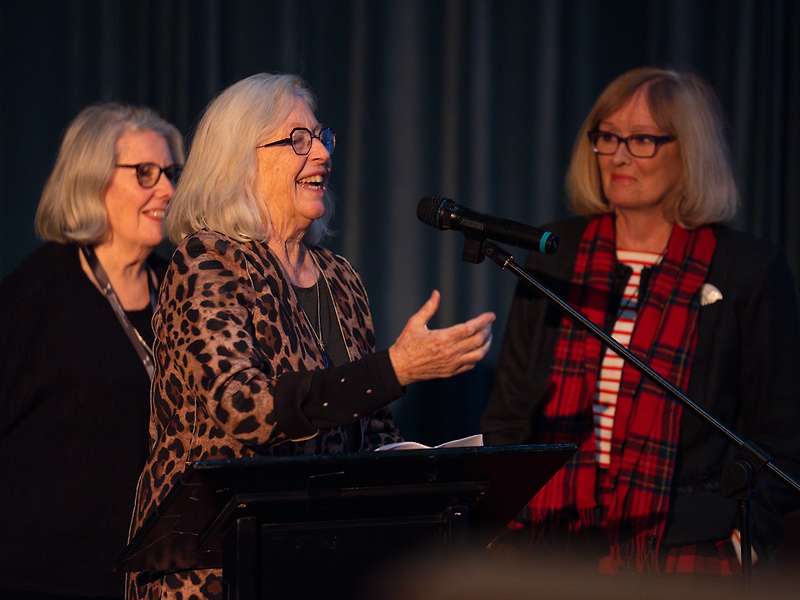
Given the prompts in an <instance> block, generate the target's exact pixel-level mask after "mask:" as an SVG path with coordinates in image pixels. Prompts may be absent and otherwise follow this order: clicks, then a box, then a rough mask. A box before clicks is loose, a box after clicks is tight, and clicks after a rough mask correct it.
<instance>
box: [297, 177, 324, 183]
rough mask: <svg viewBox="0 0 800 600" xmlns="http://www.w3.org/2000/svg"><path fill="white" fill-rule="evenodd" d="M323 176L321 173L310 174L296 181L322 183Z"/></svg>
mask: <svg viewBox="0 0 800 600" xmlns="http://www.w3.org/2000/svg"><path fill="white" fill-rule="evenodd" d="M324 181H325V178H324V177H323V176H322V175H311V176H310V177H303V178H302V179H298V180H297V183H319V184H322V183H323V182H324Z"/></svg>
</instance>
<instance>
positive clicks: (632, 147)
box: [592, 131, 658, 158]
mask: <svg viewBox="0 0 800 600" xmlns="http://www.w3.org/2000/svg"><path fill="white" fill-rule="evenodd" d="M593 138H594V139H593V140H592V143H593V145H594V149H595V150H596V151H597V152H598V154H615V153H616V152H617V148H619V144H620V142H624V143H625V145H626V146H627V147H628V152H630V153H631V154H632V155H633V156H636V157H637V158H651V157H652V156H654V155H655V153H656V150H657V149H658V142H657V141H656V139H655V137H654V136H652V135H646V134H640V135H631V136H628V137H627V138H622V137H620V136H618V135H617V134H615V133H611V132H608V131H596V132H594V135H593Z"/></svg>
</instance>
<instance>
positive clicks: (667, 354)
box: [529, 215, 716, 571]
mask: <svg viewBox="0 0 800 600" xmlns="http://www.w3.org/2000/svg"><path fill="white" fill-rule="evenodd" d="M715 246H716V237H715V235H714V231H713V229H711V228H710V227H701V228H699V229H696V230H693V231H688V230H686V229H684V228H682V227H680V226H678V225H675V226H674V227H673V228H672V234H671V236H670V239H669V243H668V245H667V249H666V253H665V255H664V257H663V259H662V261H661V263H660V264H659V265H656V266H654V267H652V271H651V275H650V279H649V284H648V286H647V290H646V291H645V293H644V295H643V297H641V298H640V299H639V306H638V316H637V318H636V323H635V327H634V331H633V335H632V338H631V342H630V345H629V349H630V350H631V351H632V352H633V353H634V354H635V355H637V356H638V357H639V358H641V359H642V360H644V361H645V362H646V363H648V364H649V365H650V366H651V367H652V368H653V369H654V370H655V371H657V372H658V373H659V374H660V375H662V376H663V377H665V378H666V379H667V380H669V381H671V382H672V383H673V384H674V385H676V386H677V387H679V388H680V389H682V390H685V389H686V388H687V386H688V383H689V376H690V374H691V366H692V358H693V356H694V349H695V346H696V343H697V315H698V309H699V306H700V304H699V292H700V287H701V286H702V285H703V283H704V282H705V280H706V275H707V273H708V267H709V264H710V262H711V257H712V255H713V254H714V248H715ZM616 264H617V260H616V248H615V235H614V219H613V217H612V216H611V215H604V216H601V217H597V218H594V219H592V220H591V221H590V222H589V224H588V225H587V227H586V229H585V231H584V233H583V237H582V238H581V242H580V246H579V248H578V255H577V259H576V261H575V267H574V271H573V274H572V285H571V286H570V292H569V301H570V303H571V304H572V305H573V306H574V307H576V308H577V309H578V310H580V311H581V312H582V313H583V314H584V315H585V316H586V317H587V318H589V319H590V320H591V321H592V322H593V323H595V324H597V325H598V326H600V327H602V328H609V324H608V323H607V317H608V316H609V315H608V312H609V302H610V301H611V284H612V279H613V274H614V271H615V267H616ZM612 323H613V319H612ZM604 351H605V347H604V346H603V345H602V344H601V343H600V342H599V341H598V340H596V339H595V338H594V337H593V336H592V335H590V334H588V333H587V332H586V330H585V329H584V328H583V327H582V326H581V325H578V324H576V323H573V322H572V321H571V320H570V319H569V318H567V317H564V318H563V319H562V320H561V324H560V329H559V334H558V339H557V341H556V346H555V355H554V362H553V368H552V370H551V375H550V389H549V392H550V394H551V395H550V397H549V399H548V401H547V403H546V405H545V407H544V410H543V415H542V417H541V418H540V422H539V423H538V424H537V436H536V438H535V439H536V440H537V441H542V442H572V443H575V444H577V445H578V452H577V453H576V455H575V456H574V457H573V459H572V460H571V461H570V462H569V463H567V465H565V466H564V467H563V468H562V469H561V470H560V471H559V472H558V473H556V475H555V476H554V477H553V479H551V480H550V482H549V483H548V484H547V485H545V487H544V488H542V490H541V491H540V492H539V493H538V494H537V495H536V496H535V497H534V498H533V500H531V502H530V503H529V509H530V514H531V520H532V525H533V527H534V532H535V535H536V534H537V533H536V532H537V531H538V532H541V531H546V530H547V529H548V527H550V526H558V527H559V528H564V527H566V529H567V530H568V531H570V532H572V533H580V532H581V531H582V530H585V529H588V528H594V527H600V528H602V529H604V530H605V531H606V532H607V534H608V538H609V544H610V554H609V556H608V557H606V558H605V559H604V560H603V562H602V564H601V568H603V569H604V570H612V571H613V570H617V569H618V568H622V567H625V568H635V569H637V570H657V569H658V553H659V549H660V545H661V541H662V539H663V536H664V530H665V527H666V522H667V514H668V511H669V495H670V489H671V485H672V476H673V472H674V469H675V456H676V452H677V449H678V435H679V430H680V419H681V405H680V404H679V403H678V401H676V400H672V399H670V398H667V397H666V394H665V393H664V392H662V391H661V390H660V389H659V388H658V387H657V386H656V385H655V384H654V383H653V382H652V381H650V380H649V379H648V378H643V377H642V375H641V374H640V373H639V372H638V371H637V370H636V369H635V368H633V367H632V366H631V365H629V364H627V363H626V365H625V366H624V367H623V370H622V381H621V385H620V390H619V395H618V398H617V408H616V415H615V418H614V428H613V432H612V441H611V462H610V464H609V468H608V470H607V473H603V472H602V470H600V469H598V468H597V466H596V463H595V458H594V453H595V437H594V426H593V421H592V403H593V401H594V397H595V394H596V389H597V388H596V386H597V377H598V372H599V369H600V362H601V360H602V357H603V353H604ZM600 477H602V478H603V480H602V482H599V481H598V479H599V478H600ZM598 483H602V485H598ZM600 488H602V489H603V490H604V491H603V492H602V493H601V491H600Z"/></svg>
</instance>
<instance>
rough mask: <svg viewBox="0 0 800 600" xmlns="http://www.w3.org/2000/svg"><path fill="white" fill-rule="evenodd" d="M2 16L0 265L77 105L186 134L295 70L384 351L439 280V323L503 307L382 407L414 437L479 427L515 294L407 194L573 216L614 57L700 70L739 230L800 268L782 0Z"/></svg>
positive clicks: (232, 7) (338, 243)
mask: <svg viewBox="0 0 800 600" xmlns="http://www.w3.org/2000/svg"><path fill="white" fill-rule="evenodd" d="M0 28H1V30H0V49H1V50H0V52H2V55H1V56H0V58H2V62H0V75H1V76H2V79H1V83H0V90H1V91H0V123H2V125H0V127H1V128H2V129H0V182H1V183H0V186H2V187H0V190H2V202H0V210H2V218H1V219H0V227H2V242H0V243H2V251H1V252H0V275H3V274H6V273H8V272H10V271H11V270H12V269H13V268H14V267H15V265H16V264H17V263H18V262H19V261H20V260H21V259H22V257H23V256H25V255H26V254H27V253H29V252H30V251H31V250H32V249H33V248H34V247H35V246H36V245H37V243H38V242H37V240H36V239H35V237H34V234H33V226H32V222H33V215H34V211H35V207H36V203H37V201H38V197H39V193H40V191H41V188H42V185H43V182H44V180H45V177H46V176H47V174H48V172H49V170H50V168H51V167H52V164H53V160H54V157H55V154H56V150H57V147H58V143H59V140H60V136H61V134H62V132H63V130H64V127H65V125H66V124H67V123H68V121H69V120H70V119H71V118H72V117H73V116H74V115H75V114H76V113H77V112H78V110H80V108H81V107H83V106H84V105H86V104H88V103H91V102H94V101H98V100H120V101H126V102H132V103H140V104H147V105H151V106H153V107H155V108H156V109H158V110H159V111H160V112H161V113H162V114H163V115H164V116H165V117H166V118H168V119H169V120H171V121H173V122H174V123H175V124H176V125H177V126H178V127H179V128H180V129H181V130H182V131H183V132H184V133H185V134H186V135H187V136H191V132H192V130H193V127H194V125H195V124H196V122H197V120H198V117H199V115H200V113H201V111H202V110H203V107H204V106H205V105H206V104H207V103H208V101H209V100H210V99H211V98H212V97H213V96H214V95H215V94H217V93H218V92H219V91H220V90H221V89H223V88H224V87H225V86H227V85H229V84H231V83H233V82H234V81H237V80H238V79H241V78H243V77H245V76H247V75H250V74H252V73H255V72H259V71H280V72H295V73H299V74H301V75H302V76H303V77H304V78H305V79H306V80H307V81H308V82H309V84H310V85H311V87H312V88H313V89H314V90H315V92H316V94H317V95H318V98H319V116H320V118H321V120H323V121H324V122H325V123H328V124H330V125H332V126H333V127H335V129H336V130H337V132H338V142H339V145H338V148H337V153H336V157H335V174H334V177H333V181H332V188H333V189H334V190H335V192H336V197H337V201H336V219H335V229H336V235H335V237H333V238H332V239H331V240H330V241H329V245H330V246H331V247H332V248H334V249H335V250H337V251H340V252H342V253H343V254H345V255H346V256H347V257H349V258H350V259H351V261H352V262H353V263H354V264H355V265H356V267H357V268H358V269H359V270H360V271H361V273H362V274H363V276H364V279H365V281H366V284H367V288H368V290H369V292H370V295H371V300H372V306H373V309H374V312H375V320H376V324H377V330H378V339H379V343H380V345H381V346H384V347H385V346H386V345H388V344H389V343H391V341H392V340H393V339H394V337H395V336H396V335H397V334H398V333H399V331H400V330H401V328H402V327H403V324H404V323H405V320H406V318H407V317H408V316H409V315H410V314H411V313H412V312H413V311H414V310H416V309H417V307H418V306H419V305H420V304H421V303H422V302H423V301H424V300H425V298H426V297H427V296H428V294H429V293H430V290H431V288H433V287H437V288H439V289H440V290H441V291H442V297H443V303H442V307H441V309H440V311H439V315H438V317H437V318H436V322H435V324H436V325H438V326H443V325H447V324H450V323H453V322H455V321H457V320H462V319H465V318H467V317H468V316H470V315H472V314H474V313H476V312H479V311H483V310H493V311H496V312H497V313H498V316H499V322H498V326H497V327H496V329H495V346H494V349H493V353H492V355H491V356H490V359H489V360H487V361H486V362H485V364H483V365H481V366H480V367H479V368H478V369H476V371H475V372H473V373H471V374H469V375H465V376H462V377H460V378H457V379H455V380H452V381H448V382H438V383H428V384H421V385H418V386H416V387H412V389H411V390H410V391H409V394H408V396H407V397H406V398H405V399H404V400H402V401H400V402H398V403H397V404H396V407H395V408H396V414H397V416H398V420H399V421H400V423H401V426H402V427H403V428H404V431H405V432H406V434H407V436H408V437H411V438H417V439H421V440H423V441H427V442H439V441H443V440H445V439H448V438H451V437H455V436H459V435H465V434H468V433H473V432H475V431H476V430H477V422H478V417H479V415H480V413H481V411H482V410H483V407H484V405H485V402H486V396H487V392H488V388H489V386H490V383H491V374H492V369H493V367H494V360H495V359H494V357H495V356H496V350H497V347H498V346H499V343H500V338H501V337H502V328H503V326H504V322H505V319H504V316H505V313H506V311H507V309H508V305H509V302H510V299H511V294H512V290H513V285H514V282H513V281H512V280H511V276H510V275H508V274H505V273H501V272H499V271H497V269H496V268H495V267H494V266H493V265H490V264H482V265H475V266H470V265H466V264H463V263H461V262H460V251H461V249H460V239H459V236H457V235H456V234H453V233H450V232H445V233H440V232H436V231H434V230H432V229H429V228H426V227H424V226H422V225H421V224H419V223H418V222H417V220H416V217H415V207H416V203H417V201H418V199H419V198H420V197H421V196H424V195H432V194H440V195H447V196H450V197H452V198H455V199H456V200H457V201H459V202H460V203H463V204H466V205H469V206H471V207H473V208H475V209H477V210H481V211H486V212H491V213H496V214H498V215H502V216H505V217H508V218H512V219H517V220H521V221H525V222H529V223H544V222H547V221H549V220H552V219H555V218H559V217H562V216H564V215H566V210H565V208H564V198H563V196H564V194H563V185H562V183H563V175H564V172H565V168H566V165H567V161H568V158H569V153H570V149H571V146H572V143H573V141H574V136H575V134H576V132H577V130H578V127H579V126H580V123H581V121H582V119H583V118H584V116H585V115H586V113H587V112H588V110H589V108H590V106H591V104H592V102H593V100H594V98H595V97H596V96H597V94H598V93H599V92H600V91H601V89H602V88H603V86H604V85H605V84H606V83H608V81H610V80H611V79H612V78H613V77H615V76H616V75H618V74H620V73H621V72H623V71H625V70H627V69H629V68H632V67H635V66H639V65H646V64H655V65H661V66H668V67H674V68H678V69H689V70H692V71H695V72H697V73H699V74H701V75H702V76H704V77H705V78H707V79H708V80H709V81H710V82H711V84H712V85H713V86H714V87H715V88H716V90H717V91H718V93H719V95H720V97H721V100H722V104H723V107H724V110H725V112H726V118H727V121H728V124H729V137H730V141H731V147H732V151H733V157H734V162H735V169H736V174H737V176H738V180H739V184H740V187H741V191H742V198H743V201H742V207H741V211H740V214H739V217H738V219H737V221H736V223H735V225H736V226H737V227H738V228H741V229H745V230H749V231H751V232H753V233H755V234H758V235H760V236H763V237H767V238H770V239H771V240H773V241H774V242H775V243H776V244H778V245H779V246H781V247H782V248H783V249H784V251H785V252H786V254H787V256H788V258H789V261H790V263H791V265H792V267H793V269H794V270H795V273H796V274H797V273H798V272H800V235H799V234H798V226H800V204H799V203H798V198H800V174H799V172H800V109H799V108H798V107H800V35H798V34H799V33H800V3H798V2H797V1H796V0H785V1H780V0H761V1H758V0H713V1H712V0H707V1H702V0H663V1H659V0H649V1H647V0H630V1H624V0H617V1H616V2H600V1H593V0H552V1H551V0H539V1H529V2H522V1H500V0H498V1H495V2H490V1H482V0H472V1H468V0H464V1H459V0H451V1H433V0H395V1H388V0H387V1H380V0H347V1H341V0H335V1H331V0H327V1H314V0H306V1H305V2H293V1H286V2H280V1H257V2H256V1H254V2H247V1H243V0H226V1H216V0H182V1H178V0H175V1H170V0H162V1H155V0H137V1H130V2H125V1H120V0H95V1H85V2H79V1H61V2H55V1H54V2H43V1H41V0H29V1H25V2H10V3H9V2H5V3H2V4H0ZM57 301H58V299H57V298H54V299H53V302H57ZM4 316H5V315H4Z"/></svg>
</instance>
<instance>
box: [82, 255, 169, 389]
mask: <svg viewBox="0 0 800 600" xmlns="http://www.w3.org/2000/svg"><path fill="white" fill-rule="evenodd" d="M81 252H82V253H83V257H84V258H85V259H86V262H87V263H88V264H89V268H90V269H91V270H92V274H94V278H95V280H96V281H97V283H98V284H99V285H100V291H102V292H103V295H104V296H105V297H106V300H108V303H109V304H110V305H111V308H112V309H113V311H114V314H115V315H116V316H117V320H118V321H119V324H120V325H122V329H123V330H124V331H125V334H126V335H127V336H128V339H129V340H130V341H131V344H133V348H134V349H135V350H136V354H138V355H139V358H140V359H141V361H142V365H143V366H144V369H145V371H147V376H148V377H149V378H150V381H153V374H154V372H155V365H154V363H153V351H152V350H151V349H150V347H149V346H148V345H147V343H146V342H145V341H144V338H142V336H141V334H140V333H139V331H138V330H137V329H136V327H134V326H133V324H132V323H131V322H130V320H129V319H128V316H127V315H126V314H125V309H123V308H122V304H121V303H120V301H119V298H118V297H117V294H116V292H115V291H114V288H113V286H112V285H111V282H110V281H109V280H108V275H106V272H105V269H103V265H101V264H100V261H99V260H98V259H97V254H95V252H94V249H93V248H90V247H89V246H81ZM147 290H148V292H149V295H150V308H151V310H153V311H155V307H156V302H157V298H156V291H155V288H154V287H153V284H152V281H151V275H150V270H149V269H148V270H147Z"/></svg>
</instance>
